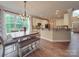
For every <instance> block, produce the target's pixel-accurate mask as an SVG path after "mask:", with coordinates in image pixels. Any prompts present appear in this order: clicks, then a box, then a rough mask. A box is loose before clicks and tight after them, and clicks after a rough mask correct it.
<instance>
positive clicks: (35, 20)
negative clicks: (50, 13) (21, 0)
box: [33, 18, 48, 27]
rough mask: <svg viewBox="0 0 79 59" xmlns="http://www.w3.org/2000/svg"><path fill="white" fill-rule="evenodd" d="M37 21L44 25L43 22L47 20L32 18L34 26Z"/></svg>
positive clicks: (45, 22)
mask: <svg viewBox="0 0 79 59" xmlns="http://www.w3.org/2000/svg"><path fill="white" fill-rule="evenodd" d="M37 23H41V24H42V26H43V27H45V24H47V23H48V22H47V21H46V20H41V19H37V18H33V26H34V27H35V26H36V25H37Z"/></svg>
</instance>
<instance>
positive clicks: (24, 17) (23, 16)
mask: <svg viewBox="0 0 79 59" xmlns="http://www.w3.org/2000/svg"><path fill="white" fill-rule="evenodd" d="M22 19H23V20H25V19H26V1H24V13H23V15H22Z"/></svg>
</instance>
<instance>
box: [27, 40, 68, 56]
mask: <svg viewBox="0 0 79 59" xmlns="http://www.w3.org/2000/svg"><path fill="white" fill-rule="evenodd" d="M68 46H69V42H60V43H58V42H57V43H55V42H53V43H52V42H49V41H46V40H43V39H41V41H40V48H39V49H37V50H36V51H34V52H33V53H31V54H30V55H28V57H67V56H68Z"/></svg>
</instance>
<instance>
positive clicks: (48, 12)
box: [0, 1, 79, 18]
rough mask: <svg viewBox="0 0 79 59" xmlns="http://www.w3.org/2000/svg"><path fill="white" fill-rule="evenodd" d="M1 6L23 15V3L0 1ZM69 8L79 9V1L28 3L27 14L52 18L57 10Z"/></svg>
mask: <svg viewBox="0 0 79 59" xmlns="http://www.w3.org/2000/svg"><path fill="white" fill-rule="evenodd" d="M0 5H2V6H4V7H6V8H8V9H9V10H11V11H14V12H18V13H23V10H24V9H23V8H24V4H23V1H0ZM69 8H74V9H79V1H76V2H75V1H70V2H69V1H50V2H49V1H30V2H29V1H28V2H27V13H28V14H31V15H35V16H41V17H50V18H52V17H53V15H55V13H56V10H61V9H63V10H65V9H69Z"/></svg>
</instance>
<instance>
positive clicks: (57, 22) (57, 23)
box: [56, 19, 64, 26]
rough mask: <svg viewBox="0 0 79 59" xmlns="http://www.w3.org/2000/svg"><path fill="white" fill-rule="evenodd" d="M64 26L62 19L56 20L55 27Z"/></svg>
mask: <svg viewBox="0 0 79 59" xmlns="http://www.w3.org/2000/svg"><path fill="white" fill-rule="evenodd" d="M63 24H64V19H56V26H60V25H63Z"/></svg>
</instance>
